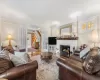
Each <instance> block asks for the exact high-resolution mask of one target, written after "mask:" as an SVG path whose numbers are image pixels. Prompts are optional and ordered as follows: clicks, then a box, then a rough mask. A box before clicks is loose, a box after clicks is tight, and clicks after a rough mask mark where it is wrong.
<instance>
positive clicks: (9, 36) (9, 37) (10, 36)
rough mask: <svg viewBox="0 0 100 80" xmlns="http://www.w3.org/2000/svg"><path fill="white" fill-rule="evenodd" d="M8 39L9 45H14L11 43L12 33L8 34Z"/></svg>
mask: <svg viewBox="0 0 100 80" xmlns="http://www.w3.org/2000/svg"><path fill="white" fill-rule="evenodd" d="M7 40H9V45H8V46H12V45H11V40H12V35H10V34H9V35H8V36H7Z"/></svg>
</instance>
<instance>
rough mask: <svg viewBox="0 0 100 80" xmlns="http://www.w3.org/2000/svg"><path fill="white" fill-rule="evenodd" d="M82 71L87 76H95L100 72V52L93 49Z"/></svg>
mask: <svg viewBox="0 0 100 80" xmlns="http://www.w3.org/2000/svg"><path fill="white" fill-rule="evenodd" d="M83 68H84V70H85V71H86V72H87V73H89V74H96V73H98V72H99V71H100V50H98V49H93V50H92V51H90V52H89V55H88V57H87V58H86V60H85V61H84V63H83Z"/></svg>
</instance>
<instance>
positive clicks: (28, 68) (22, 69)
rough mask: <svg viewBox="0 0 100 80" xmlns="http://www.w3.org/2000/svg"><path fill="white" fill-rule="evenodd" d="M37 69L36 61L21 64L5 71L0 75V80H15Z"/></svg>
mask: <svg viewBox="0 0 100 80" xmlns="http://www.w3.org/2000/svg"><path fill="white" fill-rule="evenodd" d="M37 68H38V63H37V61H32V62H30V63H27V64H23V65H20V66H17V67H14V68H11V69H9V70H7V71H6V72H4V73H2V74H0V78H7V79H15V78H17V77H20V76H23V75H25V74H27V73H30V72H33V71H36V69H37Z"/></svg>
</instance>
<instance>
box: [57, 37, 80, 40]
mask: <svg viewBox="0 0 100 80" xmlns="http://www.w3.org/2000/svg"><path fill="white" fill-rule="evenodd" d="M56 39H57V40H78V37H70V38H56Z"/></svg>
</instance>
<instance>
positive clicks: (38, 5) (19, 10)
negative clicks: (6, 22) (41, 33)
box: [0, 0, 100, 26]
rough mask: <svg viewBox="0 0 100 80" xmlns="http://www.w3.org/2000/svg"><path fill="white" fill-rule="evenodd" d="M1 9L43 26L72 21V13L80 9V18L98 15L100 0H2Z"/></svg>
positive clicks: (5, 12)
mask: <svg viewBox="0 0 100 80" xmlns="http://www.w3.org/2000/svg"><path fill="white" fill-rule="evenodd" d="M0 5H1V6H0V8H1V9H0V10H2V11H1V13H2V15H4V16H6V17H16V18H19V19H23V20H25V19H26V20H27V21H31V22H32V24H34V25H38V26H41V25H43V24H51V22H52V21H59V22H60V23H61V24H65V23H68V22H71V21H73V20H75V19H73V18H70V15H71V14H72V13H75V12H77V11H80V12H81V13H82V15H81V16H80V18H84V17H90V16H94V15H98V14H99V13H100V0H0Z"/></svg>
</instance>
